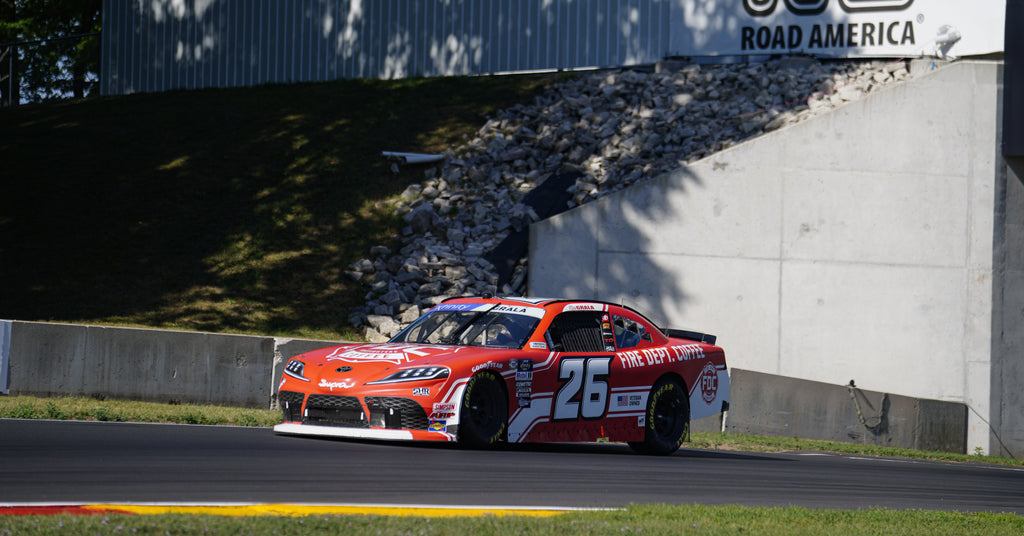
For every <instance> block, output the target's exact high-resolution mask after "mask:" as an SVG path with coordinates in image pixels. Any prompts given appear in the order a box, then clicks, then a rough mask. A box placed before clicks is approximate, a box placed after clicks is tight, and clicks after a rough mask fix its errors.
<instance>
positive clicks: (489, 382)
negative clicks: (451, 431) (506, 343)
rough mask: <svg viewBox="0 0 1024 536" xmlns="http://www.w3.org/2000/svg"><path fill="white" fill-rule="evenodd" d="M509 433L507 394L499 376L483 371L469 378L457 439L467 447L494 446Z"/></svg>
mask: <svg viewBox="0 0 1024 536" xmlns="http://www.w3.org/2000/svg"><path fill="white" fill-rule="evenodd" d="M507 433H508V396H507V395H506V394H505V385H504V382H503V381H502V380H501V378H499V377H498V376H495V375H494V374H491V373H488V372H482V373H480V374H477V375H475V376H473V377H472V378H470V379H469V383H467V384H466V390H465V392H464V393H463V394H462V407H461V408H460V410H459V443H461V444H462V445H463V446H466V447H469V448H486V447H493V446H494V445H497V444H498V443H501V442H503V441H505V438H506V435H507Z"/></svg>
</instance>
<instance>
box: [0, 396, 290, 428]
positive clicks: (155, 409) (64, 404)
mask: <svg viewBox="0 0 1024 536" xmlns="http://www.w3.org/2000/svg"><path fill="white" fill-rule="evenodd" d="M0 418H7V419H56V420H76V421H112V422H153V423H178V424H224V425H235V426H261V427H269V426H273V425H275V424H277V423H279V422H281V412H280V411H271V410H264V409H252V408H233V407H223V406H202V405H194V404H157V403H153V402H136V401H131V400H99V399H96V398H80V397H66V398H38V397H33V396H0Z"/></svg>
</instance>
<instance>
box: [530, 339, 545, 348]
mask: <svg viewBox="0 0 1024 536" xmlns="http://www.w3.org/2000/svg"><path fill="white" fill-rule="evenodd" d="M530 349H531V350H547V349H548V343H546V342H543V341H541V342H537V341H534V342H531V343H530Z"/></svg>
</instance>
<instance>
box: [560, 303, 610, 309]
mask: <svg viewBox="0 0 1024 536" xmlns="http://www.w3.org/2000/svg"><path fill="white" fill-rule="evenodd" d="M606 307H607V306H606V305H604V304H601V303H570V304H568V305H566V306H565V307H563V308H562V311H604V310H605V308H606Z"/></svg>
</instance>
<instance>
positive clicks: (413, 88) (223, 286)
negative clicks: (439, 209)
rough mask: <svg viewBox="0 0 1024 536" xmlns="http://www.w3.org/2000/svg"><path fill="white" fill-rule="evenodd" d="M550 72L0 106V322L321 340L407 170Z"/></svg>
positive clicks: (389, 232)
mask: <svg viewBox="0 0 1024 536" xmlns="http://www.w3.org/2000/svg"><path fill="white" fill-rule="evenodd" d="M548 80H550V78H545V77H488V78H438V79H416V80H402V81H376V80H370V81H366V80H364V81H338V82H331V83H322V84H304V85H289V86H263V87H257V88H245V89H225V90H202V91H190V92H172V93H163V94H150V95H134V96H128V97H117V98H98V99H94V100H87V101H82V102H71V103H67V102H65V103H58V104H50V105H37V106H25V107H21V108H16V109H6V110H0V133H2V134H0V177H2V178H3V179H2V190H0V318H5V319H17V320H41V321H61V322H92V323H104V324H124V325H137V326H152V327H170V328H181V329H195V330H208V331H216V332H236V333H260V334H274V335H290V336H306V337H318V338H337V337H340V336H343V334H344V330H346V329H347V326H346V319H347V316H348V311H349V309H350V308H351V307H352V306H355V305H359V304H360V303H361V302H362V296H363V295H364V294H365V293H366V289H364V288H361V287H360V286H359V285H358V284H355V283H353V282H352V281H351V280H349V279H348V278H347V277H346V276H345V275H344V273H343V272H344V270H345V269H346V267H347V265H348V264H349V263H351V262H353V261H354V260H356V259H358V258H359V257H361V256H365V255H366V253H367V252H368V250H369V248H370V247H371V246H373V245H376V244H388V243H393V242H394V239H395V237H396V236H397V235H398V233H399V232H400V229H401V222H400V221H399V220H397V219H396V218H395V217H394V215H393V213H392V210H391V208H390V205H389V203H388V202H387V201H388V200H389V199H391V198H393V197H395V196H397V195H398V194H400V193H401V192H402V190H403V189H404V188H405V187H406V186H407V185H408V184H410V183H413V182H417V181H419V180H420V179H421V177H422V175H421V174H422V172H423V170H422V168H416V169H412V168H410V169H408V170H404V171H402V172H401V173H400V174H398V175H393V174H392V173H390V172H389V171H388V169H387V165H386V163H385V162H384V160H383V159H382V158H381V157H380V151H382V150H394V151H409V152H440V151H442V150H444V149H445V148H448V147H455V146H457V145H458V144H459V143H460V142H461V140H462V139H463V138H464V137H465V136H467V135H469V134H470V133H472V132H475V131H476V130H477V129H478V128H479V127H480V126H481V125H482V124H483V123H484V121H485V120H486V116H487V115H488V114H490V113H493V112H494V111H495V110H497V109H500V108H503V107H506V106H510V105H513V104H516V103H520V102H530V101H532V100H533V98H534V96H535V95H536V94H538V93H539V92H540V91H542V89H543V86H544V84H546V83H547V81H548Z"/></svg>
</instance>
